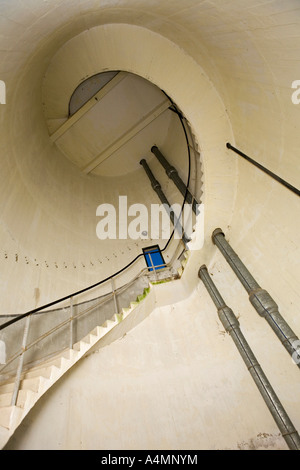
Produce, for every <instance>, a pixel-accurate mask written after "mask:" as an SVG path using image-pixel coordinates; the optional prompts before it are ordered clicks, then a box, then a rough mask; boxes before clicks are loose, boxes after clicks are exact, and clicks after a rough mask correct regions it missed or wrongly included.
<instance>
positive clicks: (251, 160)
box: [226, 142, 300, 196]
mask: <svg viewBox="0 0 300 470" xmlns="http://www.w3.org/2000/svg"><path fill="white" fill-rule="evenodd" d="M226 147H227V148H228V149H230V150H232V151H233V152H235V153H237V154H238V155H240V156H241V157H243V158H244V159H245V160H247V161H248V162H250V163H252V165H254V166H256V167H257V168H259V169H260V170H262V171H263V172H264V173H266V174H267V175H269V176H271V178H273V179H274V180H276V181H278V183H280V184H282V185H283V186H285V187H286V188H288V189H289V190H290V191H292V192H293V193H295V194H297V196H300V190H299V189H297V188H295V186H292V185H291V184H290V183H288V182H287V181H285V180H284V179H283V178H281V177H280V176H278V175H276V174H275V173H273V172H272V171H270V170H268V168H266V167H264V166H263V165H261V164H260V163H258V162H256V161H255V160H253V158H251V157H248V155H246V154H245V153H244V152H242V151H241V150H239V149H237V148H236V147H234V146H233V145H231V143H230V142H227V143H226Z"/></svg>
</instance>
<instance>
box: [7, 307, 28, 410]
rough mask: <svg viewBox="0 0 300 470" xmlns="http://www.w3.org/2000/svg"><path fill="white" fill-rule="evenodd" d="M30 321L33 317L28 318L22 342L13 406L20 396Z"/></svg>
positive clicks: (12, 400)
mask: <svg viewBox="0 0 300 470" xmlns="http://www.w3.org/2000/svg"><path fill="white" fill-rule="evenodd" d="M30 319H31V315H29V316H28V317H26V321H25V327H24V333H23V340H22V353H21V356H20V358H19V364H18V369H17V373H16V380H15V385H14V390H13V394H12V397H11V406H15V405H16V403H17V398H18V394H19V389H20V382H21V374H22V370H23V364H24V354H25V352H26V345H27V338H28V333H29V325H30Z"/></svg>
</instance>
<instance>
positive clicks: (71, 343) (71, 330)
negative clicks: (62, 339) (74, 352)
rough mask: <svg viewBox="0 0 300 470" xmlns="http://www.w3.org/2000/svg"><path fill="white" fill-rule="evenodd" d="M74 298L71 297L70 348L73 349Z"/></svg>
mask: <svg viewBox="0 0 300 470" xmlns="http://www.w3.org/2000/svg"><path fill="white" fill-rule="evenodd" d="M73 321H74V299H73V297H70V349H73V345H74V324H73Z"/></svg>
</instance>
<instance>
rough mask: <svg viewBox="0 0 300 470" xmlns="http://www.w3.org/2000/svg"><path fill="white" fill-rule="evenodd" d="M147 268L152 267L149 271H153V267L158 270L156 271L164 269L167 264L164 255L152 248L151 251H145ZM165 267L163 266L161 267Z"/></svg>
mask: <svg viewBox="0 0 300 470" xmlns="http://www.w3.org/2000/svg"><path fill="white" fill-rule="evenodd" d="M144 254H145V258H146V263H147V266H149V267H150V269H149V271H153V268H152V266H154V267H155V268H156V266H157V268H156V270H159V269H163V268H164V267H165V262H164V260H163V257H162V254H161V252H160V250H158V249H155V248H152V249H151V248H150V249H149V250H145V252H144ZM161 265H163V266H161Z"/></svg>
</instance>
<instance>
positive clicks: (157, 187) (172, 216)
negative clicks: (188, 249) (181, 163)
mask: <svg viewBox="0 0 300 470" xmlns="http://www.w3.org/2000/svg"><path fill="white" fill-rule="evenodd" d="M140 164H141V165H142V167H143V168H144V170H145V172H146V174H147V176H148V178H149V180H150V182H151V186H152V188H153V189H154V191H155V192H156V194H157V195H158V197H159V199H160V201H161V202H162V204H163V205H164V208H165V209H166V211H167V213H168V215H169V217H170V219H171V222H172V224H173V225H174V227H175V228H176V230H178V232H179V234H180V236H181V237H182V240H183V242H184V244H186V243H188V242H189V241H190V239H189V238H188V237H187V236H186V234H185V233H184V231H183V228H182V226H181V224H180V222H179V220H178V219H177V217H175V214H174V212H173V211H172V210H171V205H170V203H169V201H168V199H167V198H166V196H165V194H164V192H163V191H162V189H161V185H160V184H159V182H158V181H157V180H156V179H155V177H154V175H153V173H152V171H151V170H150V168H149V166H148V164H147V162H146V160H145V159H144V158H143V159H142V160H141V161H140Z"/></svg>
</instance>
